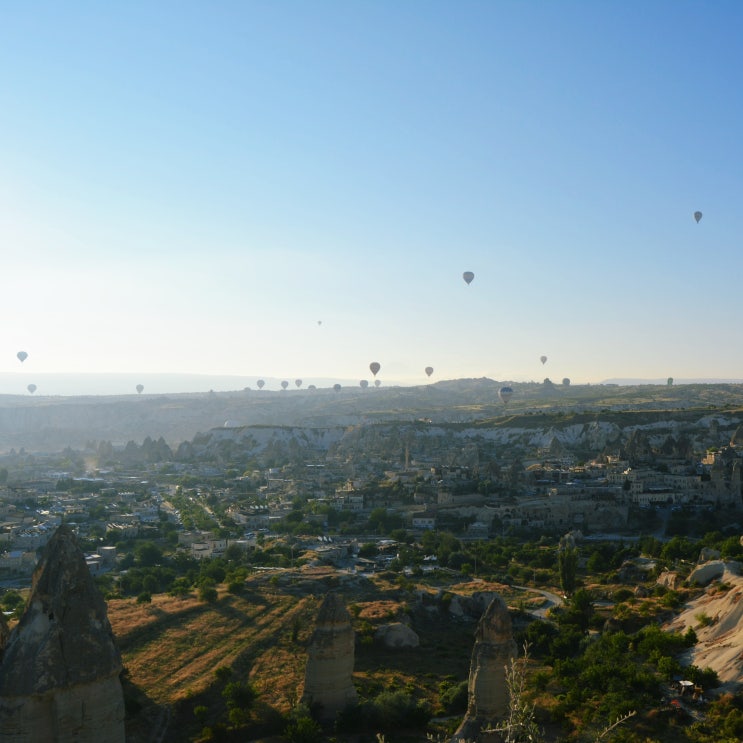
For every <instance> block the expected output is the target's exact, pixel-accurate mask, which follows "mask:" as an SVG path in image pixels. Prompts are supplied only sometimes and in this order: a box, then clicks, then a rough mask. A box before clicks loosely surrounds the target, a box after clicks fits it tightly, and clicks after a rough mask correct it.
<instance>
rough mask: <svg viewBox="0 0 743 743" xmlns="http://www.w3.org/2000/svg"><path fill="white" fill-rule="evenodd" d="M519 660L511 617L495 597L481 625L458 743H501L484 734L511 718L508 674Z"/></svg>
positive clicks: (455, 735) (456, 734)
mask: <svg viewBox="0 0 743 743" xmlns="http://www.w3.org/2000/svg"><path fill="white" fill-rule="evenodd" d="M515 657H516V643H515V642H514V639H513V629H512V627H511V617H510V616H509V614H508V607H507V606H506V604H505V602H504V601H503V599H502V598H501V597H500V596H494V597H493V600H492V601H491V602H490V605H489V606H488V608H487V609H486V610H485V613H484V614H483V615H482V618H481V619H480V623H479V624H478V625H477V631H476V633H475V647H474V648H473V650H472V660H471V662H470V676H469V681H468V687H467V692H468V704H467V714H466V715H465V716H464V720H462V724H461V725H460V726H459V729H458V730H457V732H456V733H455V734H454V740H455V741H460V740H468V741H469V740H473V741H489V740H492V741H497V740H500V737H499V736H498V735H494V734H488V733H484V732H483V730H485V729H488V728H492V727H493V726H495V725H497V724H498V723H499V722H502V721H503V720H504V719H505V717H506V715H507V714H508V704H509V699H508V686H507V683H506V674H507V671H508V668H509V666H510V664H511V659H512V658H515Z"/></svg>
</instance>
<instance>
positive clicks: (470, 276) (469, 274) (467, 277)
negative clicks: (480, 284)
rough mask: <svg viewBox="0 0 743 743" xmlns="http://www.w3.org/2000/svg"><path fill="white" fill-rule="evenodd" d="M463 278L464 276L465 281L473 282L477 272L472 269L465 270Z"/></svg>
mask: <svg viewBox="0 0 743 743" xmlns="http://www.w3.org/2000/svg"><path fill="white" fill-rule="evenodd" d="M462 278H463V279H464V280H465V281H466V282H467V283H468V284H471V283H472V279H474V278H475V274H473V273H472V271H465V272H464V273H463V274H462Z"/></svg>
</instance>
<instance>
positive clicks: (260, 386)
mask: <svg viewBox="0 0 743 743" xmlns="http://www.w3.org/2000/svg"><path fill="white" fill-rule="evenodd" d="M256 384H257V385H258V389H259V390H262V389H263V386H264V385H265V384H266V383H265V382H264V381H263V380H262V379H259V380H258V381H257V382H256Z"/></svg>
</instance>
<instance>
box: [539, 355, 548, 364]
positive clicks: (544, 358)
mask: <svg viewBox="0 0 743 743" xmlns="http://www.w3.org/2000/svg"><path fill="white" fill-rule="evenodd" d="M539 360H540V361H541V362H542V363H543V364H546V363H547V357H546V356H540V357H539Z"/></svg>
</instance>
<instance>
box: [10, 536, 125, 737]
mask: <svg viewBox="0 0 743 743" xmlns="http://www.w3.org/2000/svg"><path fill="white" fill-rule="evenodd" d="M120 672H121V658H120V656H119V652H118V650H117V648H116V645H115V643H114V638H113V633H112V631H111V625H110V624H109V622H108V617H107V614H106V604H105V602H104V600H103V597H102V596H101V594H100V592H99V591H98V589H97V588H96V586H95V584H94V582H93V579H92V577H91V575H90V571H89V570H88V567H87V565H86V564H85V558H84V556H83V553H82V551H81V550H80V547H79V546H78V544H77V541H76V539H75V536H74V534H73V533H72V531H71V530H70V529H69V528H68V527H66V526H61V527H59V529H58V530H57V532H56V533H55V534H54V536H53V537H52V539H51V540H50V541H49V543H48V544H47V546H46V548H45V550H44V554H43V555H42V558H41V561H40V562H39V565H38V566H37V568H36V571H35V573H34V577H33V583H32V586H31V594H30V596H29V600H28V604H27V606H26V610H25V612H24V614H23V616H22V617H21V620H20V622H19V623H18V624H17V625H16V626H15V627H14V628H13V630H12V631H11V632H10V635H9V636H8V638H7V640H6V642H5V647H4V649H3V652H2V660H1V661H0V743H32V742H33V743H37V742H38V741H45V742H47V741H48V742H49V743H67V742H68V741H69V742H70V743H71V742H72V741H75V743H99V742H100V741H106V743H124V739H125V733H124V697H123V692H122V688H121V682H120V680H119V673H120Z"/></svg>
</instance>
